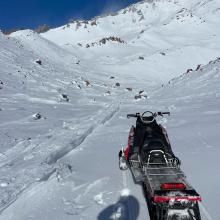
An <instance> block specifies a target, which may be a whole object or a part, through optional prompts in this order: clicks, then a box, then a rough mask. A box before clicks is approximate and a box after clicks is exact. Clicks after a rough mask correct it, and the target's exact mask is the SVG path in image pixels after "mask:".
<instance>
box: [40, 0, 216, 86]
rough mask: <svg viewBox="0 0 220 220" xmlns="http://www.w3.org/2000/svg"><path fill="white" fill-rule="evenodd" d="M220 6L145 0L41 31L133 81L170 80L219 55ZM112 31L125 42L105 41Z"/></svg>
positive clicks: (181, 0)
mask: <svg viewBox="0 0 220 220" xmlns="http://www.w3.org/2000/svg"><path fill="white" fill-rule="evenodd" d="M219 7H220V2H219V1H218V0H213V1H207V0H193V1H192V0H171V1H168V0H161V1H143V2H141V3H138V4H135V5H132V6H130V7H128V8H126V9H124V10H121V11H119V12H118V13H116V14H113V15H110V16H107V17H98V18H95V19H93V20H91V21H88V22H87V21H77V22H73V23H70V24H68V25H66V26H63V27H59V28H56V29H52V30H50V31H48V32H47V33H44V34H42V36H44V37H45V38H47V39H49V40H51V41H53V42H55V43H57V44H59V45H61V46H63V47H66V48H68V49H69V50H71V51H77V53H79V54H82V59H83V58H85V59H86V61H87V62H88V60H89V63H90V64H92V65H96V66H97V67H98V68H99V69H102V70H103V72H107V73H110V74H117V76H118V75H120V76H121V77H122V78H127V82H128V83H130V84H132V80H133V76H134V74H135V75H136V76H137V77H136V80H138V79H139V81H141V82H142V81H143V80H145V81H146V84H147V83H148V82H150V81H153V82H167V81H168V80H169V79H170V78H171V77H175V76H177V75H178V74H179V73H181V72H182V73H183V72H185V71H186V70H187V69H189V68H193V69H194V68H195V67H196V65H197V64H199V63H201V64H206V63H207V62H208V61H209V60H210V59H215V58H216V57H218V56H219V45H220V37H219V36H220V31H219V22H220V16H219V13H220V11H219V10H218V9H219ZM111 36H112V37H117V38H119V39H121V40H122V41H124V43H120V42H118V41H114V40H106V42H105V40H104V41H103V39H108V38H109V37H111ZM103 42H104V43H103ZM174 63H175V65H174ZM109 64H111V65H109ZM134 70H135V72H134ZM129 79H130V80H129Z"/></svg>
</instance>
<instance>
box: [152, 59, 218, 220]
mask: <svg viewBox="0 0 220 220" xmlns="http://www.w3.org/2000/svg"><path fill="white" fill-rule="evenodd" d="M149 100H151V101H150V103H148V104H149V105H152V108H154V109H158V108H162V109H164V108H167V109H169V110H170V111H171V117H170V118H168V121H165V124H166V127H167V129H168V133H169V134H170V139H171V143H172V146H173V150H174V152H175V153H176V154H177V156H178V157H179V158H181V160H182V167H183V170H184V171H185V173H186V175H187V177H188V179H189V180H190V182H191V183H193V185H194V186H195V187H196V189H197V190H198V191H199V193H200V194H201V195H202V198H203V203H202V204H203V205H201V212H202V213H203V214H204V212H205V213H206V214H205V216H203V218H202V219H213V220H214V219H219V218H220V212H219V205H218V198H219V196H220V193H219V192H218V191H216V190H215V189H216V188H218V186H219V185H220V178H219V175H218V167H219V154H220V148H219V128H220V58H218V59H216V60H213V61H210V63H209V64H207V65H204V66H200V67H199V68H198V69H197V71H192V72H190V73H188V74H184V75H182V76H180V77H178V78H176V79H174V80H172V81H170V83H168V84H167V85H164V87H163V88H161V89H159V90H157V92H155V93H154V94H152V96H151V98H150V99H149ZM155 100H159V102H158V103H157V102H156V101H155Z"/></svg>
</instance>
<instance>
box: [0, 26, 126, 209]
mask: <svg viewBox="0 0 220 220" xmlns="http://www.w3.org/2000/svg"><path fill="white" fill-rule="evenodd" d="M77 62H78V58H77V57H76V56H75V54H74V53H73V52H68V51H66V50H65V49H63V48H60V47H59V46H57V45H55V44H54V43H52V42H50V41H48V40H46V39H44V38H42V37H41V36H40V35H38V34H36V33H34V32H32V31H30V30H26V31H21V32H16V33H13V34H12V35H11V36H10V37H8V36H5V35H3V34H2V33H0V139H1V147H0V173H1V178H0V194H1V197H0V210H3V209H4V208H5V207H7V206H8V205H9V204H10V203H11V202H13V201H14V200H15V199H16V198H17V197H18V195H19V194H20V193H21V192H22V191H23V190H24V189H26V188H28V187H29V186H30V185H31V184H33V183H35V182H36V181H41V180H44V179H46V178H48V177H49V176H50V174H51V173H53V172H54V170H55V169H56V168H55V165H54V164H56V161H57V160H58V159H59V158H60V157H62V156H63V155H65V154H67V153H68V152H69V151H71V150H72V149H73V148H75V147H76V146H78V145H79V144H80V143H81V142H82V141H83V140H84V138H85V137H86V136H87V135H89V134H90V133H91V132H92V131H93V130H94V129H95V128H96V126H98V124H101V123H104V121H105V120H107V119H108V117H111V115H112V114H114V112H115V111H117V103H118V102H119V101H118V100H116V101H115V100H114V99H113V98H112V96H114V93H117V94H118V98H119V97H120V94H122V95H123V93H124V90H123V89H122V90H119V89H117V88H116V87H115V86H114V84H113V80H110V79H109V76H106V75H105V74H103V75H102V76H100V77H99V78H98V77H95V76H96V75H95V76H94V75H93V74H92V70H91V69H89V67H85V68H83V67H81V66H79V65H78V64H77ZM96 74H100V72H99V71H96ZM92 75H93V77H92ZM104 82H105V85H104ZM127 93H128V92H127ZM110 94H111V95H112V96H111V95H110ZM119 99H120V98H119Z"/></svg>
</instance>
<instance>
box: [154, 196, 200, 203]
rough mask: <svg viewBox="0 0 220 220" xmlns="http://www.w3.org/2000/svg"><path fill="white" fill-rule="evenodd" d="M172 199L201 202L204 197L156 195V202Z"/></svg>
mask: <svg viewBox="0 0 220 220" xmlns="http://www.w3.org/2000/svg"><path fill="white" fill-rule="evenodd" d="M170 201H177V202H181V201H182V202H184V201H190V202H201V201H202V198H201V197H200V196H154V202H157V203H163V202H170Z"/></svg>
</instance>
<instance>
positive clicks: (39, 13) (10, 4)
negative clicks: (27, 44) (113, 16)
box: [0, 0, 140, 30]
mask: <svg viewBox="0 0 220 220" xmlns="http://www.w3.org/2000/svg"><path fill="white" fill-rule="evenodd" d="M138 1H140V0H0V29H3V30H9V29H11V28H36V27H37V26H39V25H42V24H48V25H49V26H51V27H56V26H60V25H62V24H65V23H67V22H68V20H69V19H70V18H74V19H89V18H92V17H94V16H97V15H100V14H102V13H106V12H111V11H117V10H118V9H121V8H124V7H126V6H127V5H129V4H132V3H136V2H138Z"/></svg>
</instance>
